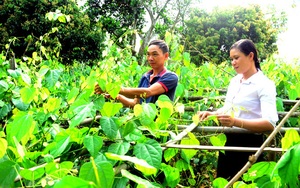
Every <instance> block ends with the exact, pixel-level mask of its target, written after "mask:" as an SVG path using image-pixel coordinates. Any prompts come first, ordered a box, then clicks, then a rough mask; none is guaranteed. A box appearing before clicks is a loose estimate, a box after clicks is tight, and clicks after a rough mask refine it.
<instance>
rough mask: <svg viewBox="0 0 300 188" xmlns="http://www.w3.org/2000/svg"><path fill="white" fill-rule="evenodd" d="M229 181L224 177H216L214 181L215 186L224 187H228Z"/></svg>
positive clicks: (216, 187)
mask: <svg viewBox="0 0 300 188" xmlns="http://www.w3.org/2000/svg"><path fill="white" fill-rule="evenodd" d="M227 184H228V181H227V180H226V179H224V178H216V179H214V181H213V188H223V187H226V185H227Z"/></svg>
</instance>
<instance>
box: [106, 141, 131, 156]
mask: <svg viewBox="0 0 300 188" xmlns="http://www.w3.org/2000/svg"><path fill="white" fill-rule="evenodd" d="M129 148H130V144H129V143H128V142H122V143H113V144H111V145H110V146H109V147H108V150H107V152H110V153H114V154H118V155H125V154H126V153H127V152H128V151H129Z"/></svg>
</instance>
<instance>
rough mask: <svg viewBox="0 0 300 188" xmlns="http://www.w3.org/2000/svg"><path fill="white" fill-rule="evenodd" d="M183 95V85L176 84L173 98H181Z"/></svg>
mask: <svg viewBox="0 0 300 188" xmlns="http://www.w3.org/2000/svg"><path fill="white" fill-rule="evenodd" d="M183 94H184V85H183V84H181V83H178V85H177V87H176V91H175V96H176V97H182V96H183Z"/></svg>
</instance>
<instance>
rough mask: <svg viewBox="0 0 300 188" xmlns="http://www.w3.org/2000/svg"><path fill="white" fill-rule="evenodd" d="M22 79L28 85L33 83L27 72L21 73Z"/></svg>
mask: <svg viewBox="0 0 300 188" xmlns="http://www.w3.org/2000/svg"><path fill="white" fill-rule="evenodd" d="M21 77H22V80H23V81H24V82H25V83H26V84H27V85H28V86H30V85H31V79H30V77H29V76H28V75H27V74H24V73H21Z"/></svg>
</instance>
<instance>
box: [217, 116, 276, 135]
mask: <svg viewBox="0 0 300 188" xmlns="http://www.w3.org/2000/svg"><path fill="white" fill-rule="evenodd" d="M217 118H218V120H219V121H220V123H221V124H222V125H223V126H228V127H232V126H235V127H240V128H244V129H247V130H250V131H253V132H257V133H259V132H266V131H272V130H273V129H274V126H273V125H272V124H271V123H270V122H269V121H268V120H267V119H263V118H259V119H242V118H234V117H231V116H230V115H217Z"/></svg>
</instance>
